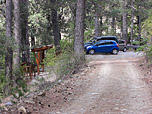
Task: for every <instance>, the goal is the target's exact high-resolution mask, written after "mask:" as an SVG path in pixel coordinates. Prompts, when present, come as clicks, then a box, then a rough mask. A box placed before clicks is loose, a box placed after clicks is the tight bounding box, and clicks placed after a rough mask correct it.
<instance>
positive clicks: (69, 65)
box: [44, 43, 84, 79]
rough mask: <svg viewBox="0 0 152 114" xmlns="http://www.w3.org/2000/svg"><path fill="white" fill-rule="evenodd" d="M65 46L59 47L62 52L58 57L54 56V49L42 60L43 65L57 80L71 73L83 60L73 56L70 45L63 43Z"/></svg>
mask: <svg viewBox="0 0 152 114" xmlns="http://www.w3.org/2000/svg"><path fill="white" fill-rule="evenodd" d="M65 45H66V46H65ZM65 45H63V46H61V48H62V49H64V51H62V53H61V54H60V55H58V56H56V54H55V48H52V49H50V50H49V51H48V52H47V54H46V58H45V59H44V64H45V65H46V66H47V67H48V70H49V71H52V72H53V73H55V74H56V76H57V78H58V79H59V78H62V77H64V76H66V75H69V74H71V73H73V72H74V71H75V70H77V69H78V66H79V65H81V64H83V63H84V61H83V60H81V59H78V58H76V57H75V56H74V52H73V50H72V49H73V48H71V45H72V44H71V43H65ZM63 47H64V48H63Z"/></svg>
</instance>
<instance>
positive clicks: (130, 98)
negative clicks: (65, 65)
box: [52, 55, 152, 114]
mask: <svg viewBox="0 0 152 114" xmlns="http://www.w3.org/2000/svg"><path fill="white" fill-rule="evenodd" d="M97 56H99V55H97ZM105 56H106V55H105ZM133 56H134V57H133V58H132V59H131V58H126V57H124V58H125V59H124V58H123V59H122V58H121V60H120V59H119V58H118V59H116V58H115V59H114V60H113V58H112V59H110V58H108V59H109V60H99V59H98V61H96V60H94V61H91V62H90V63H89V65H90V66H92V67H95V69H94V68H91V69H90V71H89V72H87V75H86V76H87V78H88V79H90V82H89V86H88V87H87V88H85V89H84V91H83V92H82V93H81V95H80V96H78V98H76V99H75V100H74V101H72V102H71V103H69V104H66V107H62V108H60V109H58V110H57V111H56V112H52V114H53V113H54V114H57V113H58V114H150V113H152V95H151V92H150V90H149V87H148V85H147V84H146V83H145V82H144V81H142V78H143V75H142V73H141V71H140V70H139V69H138V67H137V66H136V62H137V60H138V59H139V58H138V57H140V56H141V55H140V56H139V55H136V56H135V55H133Z"/></svg>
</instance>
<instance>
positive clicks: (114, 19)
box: [111, 16, 116, 35]
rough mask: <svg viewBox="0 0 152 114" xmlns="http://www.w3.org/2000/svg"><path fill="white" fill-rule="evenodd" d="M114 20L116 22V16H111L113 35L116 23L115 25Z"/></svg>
mask: <svg viewBox="0 0 152 114" xmlns="http://www.w3.org/2000/svg"><path fill="white" fill-rule="evenodd" d="M115 22H116V18H115V17H114V16H113V17H112V23H111V26H112V32H113V35H116V25H115Z"/></svg>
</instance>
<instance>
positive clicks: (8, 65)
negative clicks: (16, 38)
mask: <svg viewBox="0 0 152 114" xmlns="http://www.w3.org/2000/svg"><path fill="white" fill-rule="evenodd" d="M6 36H7V38H9V39H8V41H10V38H11V37H12V0H6ZM6 46H7V47H6V51H5V77H6V82H8V83H9V81H10V80H12V79H13V77H12V60H13V51H12V47H11V46H10V45H9V44H8V45H6ZM4 91H5V94H6V95H8V94H9V93H10V89H9V86H8V85H7V86H6V87H5V90H4Z"/></svg>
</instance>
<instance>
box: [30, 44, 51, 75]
mask: <svg viewBox="0 0 152 114" xmlns="http://www.w3.org/2000/svg"><path fill="white" fill-rule="evenodd" d="M50 48H53V45H47V46H44V47H40V48H34V49H31V50H32V52H33V53H34V56H35V59H36V64H37V73H38V75H39V74H40V65H41V66H42V72H44V64H41V62H43V59H44V57H45V53H44V52H45V50H47V49H50ZM36 53H37V55H36Z"/></svg>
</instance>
